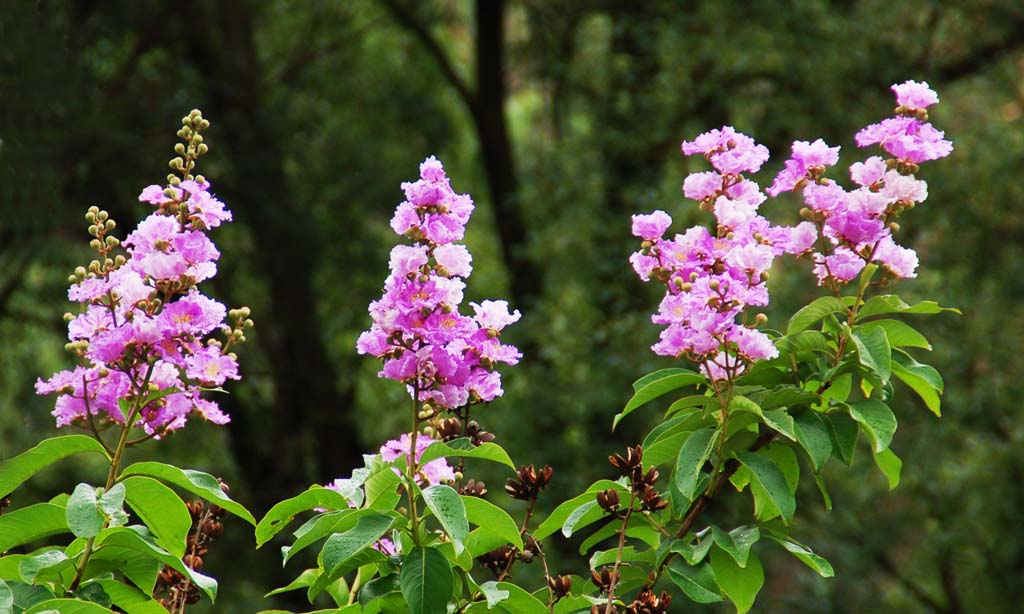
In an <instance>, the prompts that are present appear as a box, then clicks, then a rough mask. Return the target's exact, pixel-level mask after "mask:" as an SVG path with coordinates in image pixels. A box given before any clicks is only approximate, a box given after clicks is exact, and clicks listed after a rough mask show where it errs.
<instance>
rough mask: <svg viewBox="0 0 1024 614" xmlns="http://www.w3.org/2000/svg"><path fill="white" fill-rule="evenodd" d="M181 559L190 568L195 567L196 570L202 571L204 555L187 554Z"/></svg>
mask: <svg viewBox="0 0 1024 614" xmlns="http://www.w3.org/2000/svg"><path fill="white" fill-rule="evenodd" d="M181 560H182V562H183V563H185V566H186V567H188V568H189V569H194V570H196V571H201V570H202V569H203V559H202V557H199V556H196V555H195V554H186V555H185V557H184V558H182V559H181Z"/></svg>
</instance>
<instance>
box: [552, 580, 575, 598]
mask: <svg viewBox="0 0 1024 614" xmlns="http://www.w3.org/2000/svg"><path fill="white" fill-rule="evenodd" d="M548 587H550V588H551V592H552V593H554V595H555V599H561V598H562V597H565V596H566V595H568V594H569V591H571V590H572V577H571V576H554V577H548Z"/></svg>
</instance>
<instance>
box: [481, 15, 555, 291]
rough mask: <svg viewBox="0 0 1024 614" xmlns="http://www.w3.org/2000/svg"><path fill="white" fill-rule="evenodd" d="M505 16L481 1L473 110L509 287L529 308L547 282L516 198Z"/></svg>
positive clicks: (516, 178) (516, 187) (517, 187)
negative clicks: (507, 106) (507, 105)
mask: <svg viewBox="0 0 1024 614" xmlns="http://www.w3.org/2000/svg"><path fill="white" fill-rule="evenodd" d="M504 17H505V2H504V0H477V3H476V77H477V78H476V81H477V90H476V97H475V101H474V103H473V104H471V105H470V112H471V114H472V116H473V121H474V123H475V125H476V131H477V134H478V136H479V139H480V149H481V152H482V153H483V164H484V171H485V172H486V174H487V182H488V185H489V186H490V191H491V199H492V200H493V201H494V213H495V218H496V223H497V229H498V236H499V237H500V238H501V249H502V255H503V256H504V257H505V262H506V263H507V264H508V268H509V279H510V282H511V286H512V287H511V289H510V290H511V292H512V296H513V300H514V301H515V302H516V303H517V304H518V305H520V306H528V305H529V304H530V303H532V302H534V301H535V300H536V299H537V298H538V297H539V296H540V293H541V292H542V290H543V280H542V278H541V273H540V271H539V270H538V268H537V266H536V264H535V263H534V262H533V260H532V259H531V258H530V253H529V249H530V246H529V236H528V231H527V229H526V222H525V220H524V219H523V218H524V216H523V211H522V208H521V207H520V206H519V202H518V191H519V180H518V176H517V175H516V167H515V159H514V155H513V152H512V141H511V139H510V138H509V133H508V122H507V120H506V115H505V98H506V97H507V95H508V92H507V88H506V74H505V72H506V70H505V57H504V53H505V26H504Z"/></svg>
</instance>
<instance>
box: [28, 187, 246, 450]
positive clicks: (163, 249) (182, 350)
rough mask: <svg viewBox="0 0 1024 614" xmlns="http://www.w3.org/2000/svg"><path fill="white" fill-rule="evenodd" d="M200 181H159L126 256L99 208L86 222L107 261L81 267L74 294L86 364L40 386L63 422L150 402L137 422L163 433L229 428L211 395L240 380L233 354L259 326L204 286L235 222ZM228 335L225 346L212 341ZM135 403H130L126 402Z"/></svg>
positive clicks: (75, 335)
mask: <svg viewBox="0 0 1024 614" xmlns="http://www.w3.org/2000/svg"><path fill="white" fill-rule="evenodd" d="M209 188H210V184H209V183H208V182H206V181H205V180H202V179H201V178H197V179H186V180H185V181H180V180H175V181H173V182H172V184H171V185H169V186H166V187H164V186H158V185H153V186H149V187H147V188H145V189H144V190H143V191H142V194H141V195H140V196H139V200H140V201H141V202H145V203H150V204H152V205H155V206H156V207H157V209H156V210H155V211H154V212H153V213H151V214H150V215H149V216H148V217H147V218H145V219H144V220H142V221H141V222H140V223H139V225H138V226H137V227H136V228H135V230H133V231H132V232H131V233H129V234H128V236H127V237H126V238H125V240H124V242H123V244H124V246H125V247H126V248H127V257H125V256H117V258H116V259H115V258H113V257H112V254H111V251H112V250H113V249H114V248H115V247H117V245H118V241H117V240H116V239H114V238H113V237H110V236H108V235H107V232H109V231H110V230H111V229H113V228H114V224H113V222H112V221H110V220H108V219H107V217H108V216H107V214H106V212H104V211H100V210H99V209H97V208H93V209H91V210H90V212H89V215H88V216H87V218H88V219H89V221H90V222H91V223H92V224H93V225H92V226H91V227H90V233H91V234H93V236H94V237H97V239H95V240H94V241H93V247H94V248H96V249H97V250H98V251H99V252H100V256H101V259H100V260H99V261H94V262H93V263H92V264H91V265H90V267H89V270H88V271H86V269H85V268H84V267H80V268H79V270H78V271H76V274H75V275H74V276H72V277H73V283H72V285H71V287H70V289H69V290H68V298H69V299H70V300H72V301H74V302H77V303H81V304H82V306H83V307H82V311H81V313H79V314H78V315H77V316H76V315H71V314H68V316H67V319H68V339H69V340H70V341H71V343H70V344H69V346H68V347H69V349H71V350H72V351H73V352H74V353H76V354H77V355H78V356H79V357H80V358H81V359H82V361H83V364H80V365H79V366H77V367H75V368H73V369H70V370H65V371H60V372H58V373H56V374H54V375H53V376H52V377H51V378H49V379H48V380H42V379H40V380H38V381H37V382H36V386H35V388H36V391H37V393H39V394H56V395H58V396H57V400H56V406H55V409H54V410H53V415H54V417H55V418H56V421H57V426H67V425H70V424H79V425H82V424H85V423H86V422H88V423H92V424H97V423H98V424H103V423H106V422H114V423H120V424H124V423H125V421H126V420H128V419H129V417H130V416H129V415H126V414H125V411H123V410H122V406H125V407H132V406H133V403H135V402H136V401H138V402H139V403H142V402H143V401H146V402H145V403H144V404H143V405H142V406H141V407H139V413H138V414H137V415H136V418H135V424H134V425H135V426H138V427H141V428H143V429H144V430H145V431H146V432H147V433H149V434H151V435H153V436H156V437H160V436H162V435H164V434H166V433H168V432H170V431H173V430H175V429H179V428H181V427H183V426H185V424H186V423H187V421H188V419H189V418H190V417H199V418H202V419H204V420H207V421H209V422H213V423H215V424H225V423H227V422H228V421H229V417H228V416H227V415H226V414H225V413H223V412H222V411H221V410H220V408H219V407H218V406H217V403H216V402H214V401H212V400H210V399H208V398H205V397H204V396H203V395H204V390H205V389H209V388H216V387H219V386H221V385H222V384H224V383H225V382H226V381H227V380H229V379H236V380H237V379H239V378H240V375H239V370H238V362H237V358H236V356H235V355H234V353H232V352H230V351H229V348H230V346H231V345H232V344H233V343H237V342H239V341H242V340H244V335H243V334H242V329H243V328H245V327H246V326H247V325H251V324H250V322H251V321H249V320H248V319H247V318H248V309H242V310H237V311H233V312H232V317H233V318H234V319H235V321H236V323H235V325H234V326H226V325H225V317H226V316H227V315H228V312H227V309H226V308H225V307H224V305H222V304H221V303H219V302H218V301H215V300H213V299H211V298H209V297H207V296H205V295H203V294H202V293H201V292H200V291H199V289H198V288H197V286H196V285H197V284H198V283H199V282H200V281H203V280H205V279H209V278H210V277H212V276H213V275H214V274H216V270H217V269H216V264H215V262H216V260H217V259H218V257H219V255H220V253H219V252H218V251H217V248H216V247H215V246H214V244H213V242H212V241H210V239H209V237H207V235H206V231H207V230H208V229H210V228H214V227H216V226H219V225H220V224H221V223H223V222H226V221H230V220H231V212H230V211H228V210H226V209H225V208H224V205H223V203H221V202H220V201H219V200H217V199H216V198H215V197H213V196H212V195H211V194H210V193H209V192H208V190H209ZM216 331H222V332H225V333H226V334H228V340H227V341H226V342H225V343H221V342H218V341H215V340H213V339H209V338H208V336H209V335H210V334H211V333H213V332H216ZM126 401H127V403H125V402H126Z"/></svg>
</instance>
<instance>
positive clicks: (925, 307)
mask: <svg viewBox="0 0 1024 614" xmlns="http://www.w3.org/2000/svg"><path fill="white" fill-rule="evenodd" d="M943 311H952V312H953V313H956V314H960V310H959V309H956V308H954V307H940V306H939V304H938V303H936V302H935V301H922V302H920V303H917V304H916V305H912V306H911V305H908V304H906V303H905V302H903V299H901V298H900V297H898V296H896V295H895V294H885V295H881V296H875V297H872V298H871V299H870V300H869V301H868V302H866V303H864V306H863V307H861V309H860V312H859V313H858V314H857V320H858V321H859V320H863V319H865V318H870V317H871V316H877V315H881V314H884V313H909V314H925V315H932V314H936V313H942V312H943Z"/></svg>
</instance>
